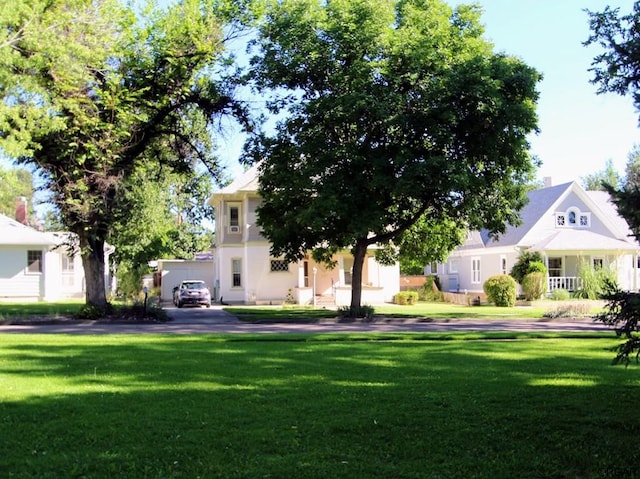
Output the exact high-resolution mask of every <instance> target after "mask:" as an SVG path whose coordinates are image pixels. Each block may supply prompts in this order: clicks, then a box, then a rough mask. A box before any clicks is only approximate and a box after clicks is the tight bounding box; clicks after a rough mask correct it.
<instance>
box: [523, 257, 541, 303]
mask: <svg viewBox="0 0 640 479" xmlns="http://www.w3.org/2000/svg"><path fill="white" fill-rule="evenodd" d="M531 264H532V265H533V264H536V263H531ZM542 267H544V265H542ZM522 291H523V292H524V297H525V299H526V300H527V301H533V300H536V299H540V298H542V297H543V296H544V295H545V293H546V292H547V275H546V273H544V272H541V271H534V272H532V273H528V274H526V275H525V277H524V278H523V280H522Z"/></svg>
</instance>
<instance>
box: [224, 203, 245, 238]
mask: <svg viewBox="0 0 640 479" xmlns="http://www.w3.org/2000/svg"><path fill="white" fill-rule="evenodd" d="M232 210H237V211H238V215H237V218H233V217H232V215H231V211H232ZM241 218H242V204H241V203H227V232H228V233H230V234H242V228H241V227H240V224H241V221H240V219H241Z"/></svg>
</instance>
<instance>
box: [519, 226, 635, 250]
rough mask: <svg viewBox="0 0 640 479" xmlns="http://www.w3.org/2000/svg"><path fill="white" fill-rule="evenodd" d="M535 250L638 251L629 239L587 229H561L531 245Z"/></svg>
mask: <svg viewBox="0 0 640 479" xmlns="http://www.w3.org/2000/svg"><path fill="white" fill-rule="evenodd" d="M531 250H533V251H638V250H640V247H639V246H638V245H637V244H635V243H631V242H629V241H623V240H619V239H616V238H611V237H610V236H603V235H600V234H597V233H593V232H591V231H586V230H575V229H571V230H561V231H557V232H555V233H553V234H551V235H549V236H547V237H546V238H545V239H543V240H541V241H538V242H537V243H535V244H533V245H531Z"/></svg>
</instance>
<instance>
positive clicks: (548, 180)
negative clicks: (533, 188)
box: [542, 176, 553, 188]
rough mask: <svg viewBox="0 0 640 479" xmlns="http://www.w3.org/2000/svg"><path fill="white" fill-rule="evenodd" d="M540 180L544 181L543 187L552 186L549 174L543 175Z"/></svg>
mask: <svg viewBox="0 0 640 479" xmlns="http://www.w3.org/2000/svg"><path fill="white" fill-rule="evenodd" d="M542 181H543V182H544V187H545V188H550V187H551V186H553V183H552V181H551V177H550V176H545V177H544V178H543V179H542Z"/></svg>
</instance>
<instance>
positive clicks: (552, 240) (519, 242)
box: [481, 182, 638, 251]
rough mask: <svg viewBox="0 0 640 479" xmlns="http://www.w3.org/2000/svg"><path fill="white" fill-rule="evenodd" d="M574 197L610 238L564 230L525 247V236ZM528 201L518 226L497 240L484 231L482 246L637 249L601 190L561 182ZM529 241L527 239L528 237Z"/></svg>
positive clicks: (532, 193) (605, 193)
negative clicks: (564, 202)
mask: <svg viewBox="0 0 640 479" xmlns="http://www.w3.org/2000/svg"><path fill="white" fill-rule="evenodd" d="M571 193H573V194H575V195H576V196H577V197H578V198H580V199H581V201H583V202H584V204H585V205H586V206H587V208H588V209H589V210H590V211H591V213H592V214H594V215H596V216H597V217H598V219H599V220H600V221H601V222H602V223H603V224H604V225H605V227H606V228H607V229H608V230H609V231H611V234H612V236H613V237H610V236H604V235H601V234H596V233H594V232H592V231H589V230H578V229H567V230H556V231H553V232H551V233H550V234H548V235H547V236H546V237H544V238H540V237H538V238H537V239H535V240H534V241H535V244H525V243H526V242H527V235H528V234H529V233H530V232H531V231H532V230H533V229H534V228H535V227H536V225H537V224H538V223H539V222H540V221H541V220H542V219H543V218H544V217H545V216H546V215H549V214H554V213H555V211H556V209H557V207H558V205H560V204H561V202H562V201H563V200H564V199H565V198H566V197H567V196H569V195H570V194H571ZM527 196H528V198H529V202H528V203H527V205H526V206H525V207H524V208H523V209H522V210H521V211H520V218H521V220H522V224H521V225H520V226H517V227H515V226H511V225H509V226H507V229H506V232H505V233H504V234H502V235H500V236H499V237H498V239H497V240H494V239H491V238H490V237H489V233H488V231H486V230H483V231H482V232H481V236H482V239H483V242H484V246H485V247H495V246H524V247H532V248H535V249H547V250H551V249H556V250H567V251H580V250H594V249H610V250H629V249H632V250H633V249H638V244H637V243H636V242H635V241H634V239H633V237H632V236H631V230H630V229H629V225H628V224H627V222H626V221H625V219H624V218H622V217H621V216H620V215H619V214H618V211H617V209H616V207H615V205H614V204H613V203H612V202H611V198H610V196H609V194H608V193H607V192H605V191H585V190H584V189H583V188H582V187H581V186H580V185H579V184H578V183H576V182H570V183H563V184H561V185H557V186H551V187H548V188H542V189H539V190H534V191H531V192H529V194H528V195H527ZM529 238H530V237H529Z"/></svg>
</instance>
